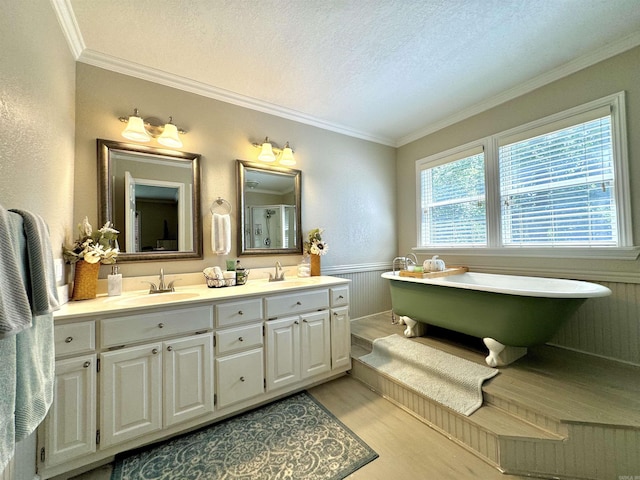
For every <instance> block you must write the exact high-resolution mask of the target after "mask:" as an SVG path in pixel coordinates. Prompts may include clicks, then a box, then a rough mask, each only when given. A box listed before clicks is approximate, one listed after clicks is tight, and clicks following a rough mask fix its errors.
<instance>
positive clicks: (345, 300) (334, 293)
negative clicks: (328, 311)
mask: <svg viewBox="0 0 640 480" xmlns="http://www.w3.org/2000/svg"><path fill="white" fill-rule="evenodd" d="M329 295H330V297H331V306H332V307H344V306H345V305H349V287H348V286H345V287H333V288H330V289H329Z"/></svg>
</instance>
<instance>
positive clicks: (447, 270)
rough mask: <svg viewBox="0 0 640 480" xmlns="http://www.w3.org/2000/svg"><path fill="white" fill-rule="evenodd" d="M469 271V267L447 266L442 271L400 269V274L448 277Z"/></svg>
mask: <svg viewBox="0 0 640 480" xmlns="http://www.w3.org/2000/svg"><path fill="white" fill-rule="evenodd" d="M468 271H469V267H447V268H445V269H444V270H443V271H441V272H410V271H409V270H400V276H401V277H413V278H438V277H448V276H449V275H458V274H460V273H465V272H468Z"/></svg>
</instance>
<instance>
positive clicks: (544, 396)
mask: <svg viewBox="0 0 640 480" xmlns="http://www.w3.org/2000/svg"><path fill="white" fill-rule="evenodd" d="M403 328H404V327H402V326H400V325H392V324H391V322H390V315H389V314H387V313H385V314H379V315H374V316H371V317H366V318H364V319H358V320H356V321H354V322H352V332H353V333H354V339H355V342H356V343H355V344H354V345H353V347H352V348H353V354H354V356H355V357H357V356H358V350H359V348H360V347H359V346H358V344H357V342H358V340H357V339H358V338H360V339H362V338H364V339H365V340H366V341H370V340H372V339H374V338H379V337H382V336H386V335H390V334H392V333H398V334H401V333H402V330H403ZM415 341H419V342H421V343H425V344H428V345H430V346H436V347H437V348H440V349H441V350H444V351H447V352H449V353H452V354H455V355H458V356H460V357H463V358H466V359H468V360H471V361H474V362H477V363H481V364H483V363H484V356H485V355H486V353H485V350H484V347H483V346H482V344H481V343H479V342H477V340H474V339H468V338H452V337H451V336H450V334H447V333H444V334H442V335H440V334H439V332H438V331H437V330H435V331H433V330H432V331H431V332H429V335H428V336H427V337H423V338H419V339H415ZM639 378H640V368H638V367H635V366H627V365H623V364H620V363H617V362H610V361H607V360H602V359H598V358H594V357H590V356H587V355H581V354H575V353H572V352H569V351H567V350H562V349H557V348H553V347H547V346H545V347H542V348H536V349H532V350H531V351H530V353H529V354H528V355H527V356H526V357H524V358H523V359H521V360H519V361H518V362H516V363H515V364H514V365H512V366H509V367H506V368H502V369H501V373H500V375H498V376H497V377H494V379H492V380H490V381H489V382H486V383H485V386H484V392H485V399H486V398H487V397H489V398H492V399H494V401H497V400H498V399H500V398H506V397H508V398H509V399H510V400H509V402H513V403H514V404H520V403H522V404H534V405H537V406H538V407H536V408H543V409H545V411H546V412H548V413H549V414H550V415H552V416H553V417H556V418H558V419H562V420H563V421H564V422H568V423H569V424H570V425H573V424H574V423H577V424H580V423H581V422H590V423H593V422H595V423H597V424H600V425H605V426H606V425H609V424H612V425H622V426H624V429H628V431H629V432H631V431H633V430H637V429H638V427H639V426H640V381H639V380H638V379H639ZM309 391H310V393H311V394H312V395H313V396H314V397H315V398H317V399H318V400H319V401H320V402H321V403H322V404H323V405H324V406H325V407H326V408H327V409H328V410H329V411H330V412H331V413H333V414H334V415H335V416H336V417H337V418H339V419H340V420H341V421H342V422H343V423H344V424H345V425H346V426H347V427H349V428H350V429H351V430H352V431H353V432H354V433H355V434H356V435H358V436H359V437H360V438H362V439H363V440H364V441H365V442H366V443H367V444H368V445H369V446H371V447H372V448H373V449H374V450H375V451H376V452H377V453H378V454H379V458H377V459H376V460H374V461H373V462H371V463H370V464H368V465H365V466H364V467H363V468H361V469H360V470H358V471H356V472H355V473H354V474H352V475H351V476H350V477H349V478H352V479H363V480H365V479H366V480H377V479H380V480H387V479H394V478H397V479H403V480H414V479H415V480H422V479H437V480H447V479H452V480H453V479H456V480H467V479H468V480H472V479H482V480H498V479H499V480H522V479H525V478H528V477H524V476H518V475H505V474H502V473H501V472H500V471H499V470H498V469H497V468H495V467H494V466H491V465H490V464H489V463H487V462H486V461H485V460H483V459H481V458H480V457H479V456H477V455H476V454H474V453H472V452H471V451H470V450H471V449H468V448H463V447H461V446H459V445H458V444H456V443H454V442H452V441H450V439H449V438H448V437H447V435H445V434H443V433H441V432H439V431H437V430H435V429H433V428H431V427H430V426H428V425H427V424H425V423H424V422H423V421H421V420H420V419H418V418H416V416H415V415H412V414H410V413H408V412H407V411H406V410H407V409H405V408H400V407H398V406H396V405H394V404H393V403H392V402H390V401H389V400H387V399H385V398H383V397H382V396H380V395H379V394H377V393H375V392H374V391H372V390H371V389H370V388H369V387H368V386H366V385H365V384H363V383H362V382H361V381H359V380H357V379H355V378H354V377H352V376H350V375H347V376H344V377H342V378H339V379H337V380H334V381H332V382H328V383H326V384H323V385H320V386H317V387H314V388H312V389H310V390H309ZM480 417H481V415H480ZM560 433H562V434H564V433H565V432H560ZM607 438H608V437H607ZM605 440H606V439H605ZM612 440H613V439H612ZM635 453H636V454H638V452H635ZM626 455H627V456H629V458H635V457H637V456H638V455H635V454H634V452H631V451H629V452H627V453H626ZM593 457H594V458H595V457H597V455H593ZM582 461H583V462H584V463H586V464H588V463H589V462H590V461H594V460H591V459H590V458H588V457H586V458H583V459H582ZM596 467H597V466H596ZM619 473H620V472H617V471H616V474H615V475H613V476H611V475H605V476H604V477H602V478H607V480H608V478H611V479H612V480H617V479H618V478H619ZM622 473H624V474H630V475H632V477H631V478H634V477H633V475H639V474H640V472H628V471H627V470H625V471H623V472H622ZM110 475H111V467H110V466H105V467H102V468H98V469H96V470H93V471H90V472H88V473H85V474H83V475H81V476H79V477H76V478H75V480H109V478H110ZM564 478H567V476H565V477H564ZM588 478H589V477H588ZM594 478H595V477H594ZM598 478H601V477H598ZM300 480H303V479H300Z"/></svg>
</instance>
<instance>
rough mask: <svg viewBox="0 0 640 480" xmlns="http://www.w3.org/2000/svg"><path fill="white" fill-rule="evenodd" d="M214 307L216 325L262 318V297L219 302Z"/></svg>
mask: <svg viewBox="0 0 640 480" xmlns="http://www.w3.org/2000/svg"><path fill="white" fill-rule="evenodd" d="M215 308H216V325H217V326H218V327H228V326H231V325H237V324H239V323H247V322H253V321H255V320H262V299H260V298H254V299H251V300H242V301H240V302H226V303H220V304H218V305H216V306H215Z"/></svg>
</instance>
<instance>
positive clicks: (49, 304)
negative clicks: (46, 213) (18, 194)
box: [10, 210, 60, 316]
mask: <svg viewBox="0 0 640 480" xmlns="http://www.w3.org/2000/svg"><path fill="white" fill-rule="evenodd" d="M10 211H11V212H14V213H17V214H18V215H20V216H22V220H23V222H24V234H25V236H26V237H27V258H28V260H29V275H28V279H29V280H28V283H29V286H30V288H29V289H28V290H27V294H28V295H29V300H30V303H31V313H32V315H33V316H36V315H43V314H45V313H51V312H53V311H54V310H57V309H58V308H60V305H59V303H58V289H57V287H56V278H55V271H54V266H53V254H52V253H51V243H50V242H49V228H48V227H47V224H46V223H45V221H44V220H43V219H42V217H40V216H39V215H36V214H33V213H31V212H27V211H24V210H10Z"/></svg>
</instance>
